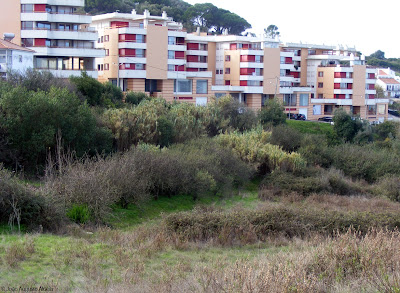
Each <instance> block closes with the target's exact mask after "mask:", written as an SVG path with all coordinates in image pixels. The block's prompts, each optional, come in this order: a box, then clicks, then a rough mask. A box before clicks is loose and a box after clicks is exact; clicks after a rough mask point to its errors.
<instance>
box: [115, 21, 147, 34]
mask: <svg viewBox="0 0 400 293" xmlns="http://www.w3.org/2000/svg"><path fill="white" fill-rule="evenodd" d="M118 33H119V34H120V35H147V30H146V29H145V28H143V27H142V26H141V25H139V24H138V23H135V24H129V27H121V28H119V30H118Z"/></svg>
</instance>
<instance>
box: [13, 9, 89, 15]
mask: <svg viewBox="0 0 400 293" xmlns="http://www.w3.org/2000/svg"><path fill="white" fill-rule="evenodd" d="M21 13H48V14H60V15H89V14H88V13H79V12H68V11H64V12H55V11H34V10H31V9H22V10H21Z"/></svg>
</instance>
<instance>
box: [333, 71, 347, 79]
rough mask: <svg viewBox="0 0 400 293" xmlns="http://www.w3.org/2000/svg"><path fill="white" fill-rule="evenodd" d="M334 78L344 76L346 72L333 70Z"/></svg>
mask: <svg viewBox="0 0 400 293" xmlns="http://www.w3.org/2000/svg"><path fill="white" fill-rule="evenodd" d="M334 77H335V78H346V72H335V74H334Z"/></svg>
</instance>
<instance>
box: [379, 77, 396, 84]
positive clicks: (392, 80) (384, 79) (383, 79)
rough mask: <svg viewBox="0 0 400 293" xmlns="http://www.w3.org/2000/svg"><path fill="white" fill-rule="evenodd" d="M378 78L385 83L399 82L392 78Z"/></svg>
mask: <svg viewBox="0 0 400 293" xmlns="http://www.w3.org/2000/svg"><path fill="white" fill-rule="evenodd" d="M379 80H380V81H382V82H384V83H386V84H400V82H398V81H397V80H395V79H394V78H382V79H379Z"/></svg>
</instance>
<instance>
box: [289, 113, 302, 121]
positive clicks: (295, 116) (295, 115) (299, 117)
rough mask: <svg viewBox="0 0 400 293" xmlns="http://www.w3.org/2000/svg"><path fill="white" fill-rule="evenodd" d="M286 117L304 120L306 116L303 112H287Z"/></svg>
mask: <svg viewBox="0 0 400 293" xmlns="http://www.w3.org/2000/svg"><path fill="white" fill-rule="evenodd" d="M287 118H288V119H291V120H306V116H305V115H304V114H294V113H287Z"/></svg>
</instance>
